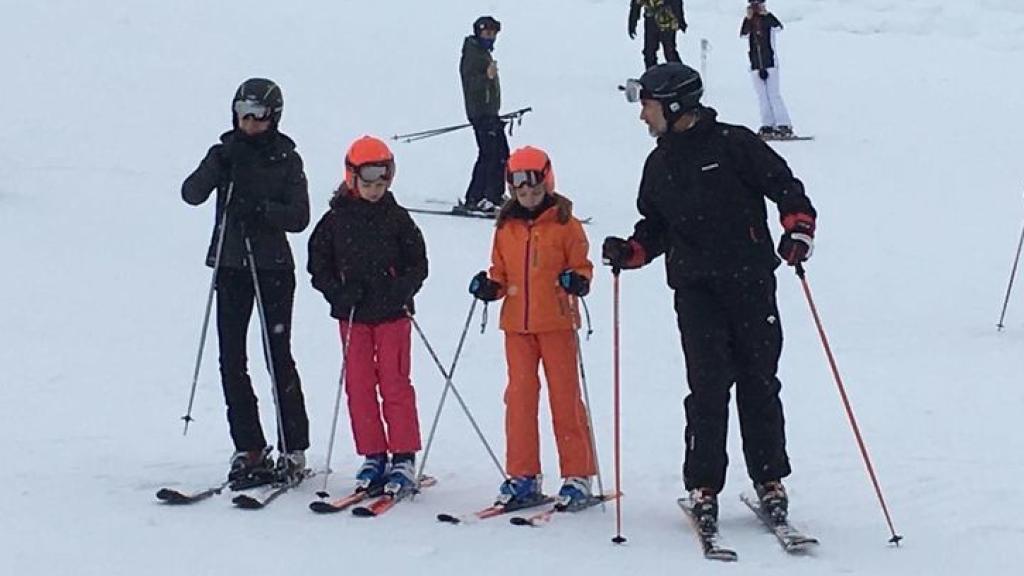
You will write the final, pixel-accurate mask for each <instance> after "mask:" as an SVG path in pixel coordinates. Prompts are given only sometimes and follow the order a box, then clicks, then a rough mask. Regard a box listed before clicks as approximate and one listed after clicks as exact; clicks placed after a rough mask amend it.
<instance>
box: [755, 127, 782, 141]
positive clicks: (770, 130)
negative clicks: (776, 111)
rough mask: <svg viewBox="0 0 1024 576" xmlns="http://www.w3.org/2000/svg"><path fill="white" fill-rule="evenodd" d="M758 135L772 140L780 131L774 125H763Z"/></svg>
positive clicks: (763, 138)
mask: <svg viewBox="0 0 1024 576" xmlns="http://www.w3.org/2000/svg"><path fill="white" fill-rule="evenodd" d="M757 135H758V136H760V137H761V139H762V140H771V139H773V138H777V137H778V136H779V133H778V131H776V129H775V128H774V127H773V126H761V128H760V129H758V131H757Z"/></svg>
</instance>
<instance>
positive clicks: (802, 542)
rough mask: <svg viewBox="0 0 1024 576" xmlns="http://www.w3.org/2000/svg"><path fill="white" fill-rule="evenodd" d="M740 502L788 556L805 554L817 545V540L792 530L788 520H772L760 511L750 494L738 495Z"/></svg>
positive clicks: (754, 498)
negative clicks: (773, 536)
mask: <svg viewBox="0 0 1024 576" xmlns="http://www.w3.org/2000/svg"><path fill="white" fill-rule="evenodd" d="M740 500H743V503H744V504H746V505H747V507H748V508H750V510H751V512H753V513H754V515H755V516H757V518H758V520H760V521H761V523H762V524H764V525H765V527H766V528H768V530H770V531H771V532H772V534H774V535H775V538H776V539H778V541H779V544H780V545H781V546H782V549H783V550H785V551H786V552H789V553H790V554H797V553H801V552H806V551H808V550H811V549H813V548H814V547H816V546H817V545H818V544H819V542H818V539H817V538H814V537H813V536H808V535H806V534H804V533H803V532H801V531H800V530H798V529H796V528H794V527H793V526H792V525H791V524H790V523H789V521H788V520H783V521H782V522H777V521H775V520H773V519H772V518H771V517H769V516H768V514H766V513H765V511H764V510H762V509H761V503H760V502H759V501H758V499H757V498H756V497H755V496H753V495H752V494H748V493H742V494H740Z"/></svg>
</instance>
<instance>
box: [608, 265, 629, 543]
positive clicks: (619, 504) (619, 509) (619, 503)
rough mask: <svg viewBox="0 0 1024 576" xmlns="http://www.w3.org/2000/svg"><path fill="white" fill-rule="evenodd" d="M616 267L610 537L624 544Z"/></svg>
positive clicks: (614, 279)
mask: <svg viewBox="0 0 1024 576" xmlns="http://www.w3.org/2000/svg"><path fill="white" fill-rule="evenodd" d="M620 272H621V271H620V270H618V269H617V268H612V269H611V276H612V280H611V286H612V297H611V301H612V305H611V311H612V312H611V347H612V359H613V361H612V366H613V368H612V373H613V386H612V388H613V390H614V411H615V413H614V437H615V443H614V444H615V495H616V496H617V497H616V498H615V536H614V538H612V539H611V541H612V542H614V543H616V544H625V543H626V537H625V536H623V498H622V494H623V475H622V469H623V467H622V445H621V444H622V443H621V439H622V435H621V427H620V424H621V421H620V413H621V410H620V402H618V400H620V397H618V387H620V386H618V383H620V376H618V374H620V370H618V369H620V359H618V357H620V351H618V273H620Z"/></svg>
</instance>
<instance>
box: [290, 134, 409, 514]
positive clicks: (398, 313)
mask: <svg viewBox="0 0 1024 576" xmlns="http://www.w3.org/2000/svg"><path fill="white" fill-rule="evenodd" d="M394 174H395V160H394V156H393V155H392V154H391V151H390V150H389V149H388V147H387V145H386V144H384V142H382V141H380V140H378V139H376V138H372V137H370V136H364V137H362V138H360V139H359V140H356V141H355V142H354V143H353V144H352V146H351V147H350V148H349V151H348V154H347V155H346V156H345V182H344V183H343V184H342V185H341V186H340V187H339V188H338V190H337V192H335V195H334V198H333V199H332V200H331V208H330V210H329V211H328V212H327V213H326V214H324V216H323V218H321V219H320V222H319V223H318V224H317V225H316V228H315V229H314V230H313V235H312V236H311V237H310V239H309V273H310V274H311V275H312V277H313V278H312V280H313V287H314V288H316V289H317V290H318V291H320V292H321V293H322V294H323V295H324V298H326V299H327V302H328V303H329V304H330V306H331V316H333V317H334V318H337V319H338V321H339V328H340V332H341V340H342V353H343V354H344V355H345V366H346V374H345V392H346V394H347V395H348V408H349V416H350V418H351V420H352V434H353V437H354V439H355V444H356V452H357V453H358V454H360V455H362V456H365V457H366V461H365V462H364V464H363V466H362V468H360V470H359V472H358V473H357V474H356V480H357V489H360V490H367V491H370V492H372V493H380V492H381V491H386V492H388V493H391V494H397V495H405V494H408V493H409V492H410V491H411V490H413V489H414V488H415V487H416V478H415V471H414V464H415V454H416V452H417V451H419V449H420V431H419V420H418V416H417V412H416V393H415V391H414V390H413V387H412V383H411V380H410V371H411V358H410V356H411V353H410V352H411V346H412V342H411V340H412V338H411V321H410V319H409V314H412V313H413V295H415V294H416V292H418V291H419V289H420V287H421V286H422V285H423V281H424V280H425V279H426V277H427V253H426V246H425V245H424V242H423V235H422V234H421V233H420V230H419V228H418V227H417V226H416V224H415V222H413V220H412V218H411V217H410V216H409V213H408V212H407V211H406V210H405V208H402V207H401V206H399V205H398V203H397V202H395V197H394V196H393V195H392V193H391V192H390V191H389V190H388V187H389V185H390V184H391V182H392V181H393V179H394ZM350 319H351V325H350V324H349V320H350ZM378 396H379V398H380V400H378ZM382 404H383V405H382ZM382 415H383V418H382V417H381V416H382ZM385 429H386V430H385ZM389 454H390V462H389V459H388V457H389Z"/></svg>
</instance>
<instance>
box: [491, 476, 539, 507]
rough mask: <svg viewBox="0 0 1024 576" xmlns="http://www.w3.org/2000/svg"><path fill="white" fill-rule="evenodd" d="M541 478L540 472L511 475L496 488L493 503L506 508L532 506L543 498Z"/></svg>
mask: <svg viewBox="0 0 1024 576" xmlns="http://www.w3.org/2000/svg"><path fill="white" fill-rule="evenodd" d="M542 482H543V480H542V477H541V475H540V474H537V475H536V476H512V477H511V478H509V479H508V480H505V481H504V482H502V483H501V487H500V488H499V489H498V497H497V498H495V500H494V503H495V504H496V505H498V506H504V507H505V508H506V509H508V510H517V509H519V508H527V507H529V506H534V505H535V504H537V503H538V502H540V501H541V500H543V499H544V494H543V493H542V492H541V484H542Z"/></svg>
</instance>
